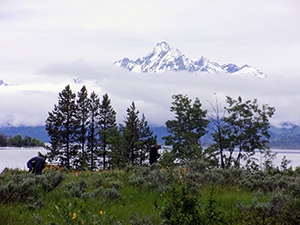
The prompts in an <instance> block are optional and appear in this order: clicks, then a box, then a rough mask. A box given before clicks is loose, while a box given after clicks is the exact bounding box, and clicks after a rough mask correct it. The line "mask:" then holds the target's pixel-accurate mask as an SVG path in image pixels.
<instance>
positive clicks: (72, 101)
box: [46, 85, 79, 168]
mask: <svg viewBox="0 0 300 225" xmlns="http://www.w3.org/2000/svg"><path fill="white" fill-rule="evenodd" d="M48 114H49V116H48V118H47V120H46V130H47V132H48V135H49V137H50V147H49V148H48V150H49V152H48V155H49V157H50V159H52V160H54V159H58V160H59V161H60V164H61V165H62V166H66V167H67V168H71V166H75V160H76V157H77V153H78V145H77V143H76V141H77V137H78V132H77V131H78V129H79V122H78V121H79V120H78V116H77V105H76V94H74V93H73V92H72V90H71V88H70V85H68V86H66V87H65V89H64V90H63V91H62V92H60V93H59V99H58V104H57V105H54V109H53V110H52V112H49V113H48Z"/></svg>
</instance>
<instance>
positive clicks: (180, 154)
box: [163, 94, 209, 161]
mask: <svg viewBox="0 0 300 225" xmlns="http://www.w3.org/2000/svg"><path fill="white" fill-rule="evenodd" d="M172 98H173V99H174V101H173V102H172V106H171V109H170V111H171V112H174V113H175V119H174V120H168V121H167V122H166V127H167V132H168V133H170V135H168V136H166V137H163V139H165V143H166V145H172V146H173V148H172V153H173V154H174V156H175V157H176V158H177V159H179V160H181V161H188V160H191V159H194V158H202V157H204V156H203V151H202V150H203V146H202V142H201V137H203V136H204V135H205V134H206V133H207V131H206V128H207V126H208V123H209V121H208V120H207V119H205V117H206V114H207V112H206V110H202V109H201V106H202V105H201V103H200V100H199V99H198V98H196V99H195V101H194V103H193V104H192V100H191V99H189V98H188V97H187V96H186V95H185V96H183V95H182V94H178V95H173V96H172Z"/></svg>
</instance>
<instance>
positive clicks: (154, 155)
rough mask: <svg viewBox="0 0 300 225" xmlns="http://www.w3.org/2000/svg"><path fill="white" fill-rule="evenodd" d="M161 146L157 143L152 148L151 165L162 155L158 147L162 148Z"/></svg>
mask: <svg viewBox="0 0 300 225" xmlns="http://www.w3.org/2000/svg"><path fill="white" fill-rule="evenodd" d="M160 148H161V145H160V144H157V145H156V146H154V147H152V148H151V149H150V159H149V163H150V165H152V164H153V163H156V162H157V159H158V158H159V157H160V154H158V149H160Z"/></svg>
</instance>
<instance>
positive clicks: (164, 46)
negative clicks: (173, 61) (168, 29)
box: [154, 41, 171, 52]
mask: <svg viewBox="0 0 300 225" xmlns="http://www.w3.org/2000/svg"><path fill="white" fill-rule="evenodd" d="M170 49H171V47H170V46H169V45H168V43H167V42H165V41H162V42H160V43H157V45H156V47H155V48H154V50H160V51H164V52H167V51H169V50H170Z"/></svg>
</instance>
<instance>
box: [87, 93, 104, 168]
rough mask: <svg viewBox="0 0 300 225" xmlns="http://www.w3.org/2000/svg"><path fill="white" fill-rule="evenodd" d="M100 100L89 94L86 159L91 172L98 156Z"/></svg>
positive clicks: (96, 96)
mask: <svg viewBox="0 0 300 225" xmlns="http://www.w3.org/2000/svg"><path fill="white" fill-rule="evenodd" d="M100 107H101V104H100V99H99V97H98V95H97V94H96V93H95V92H92V93H91V96H90V105H89V112H90V118H89V121H90V122H89V124H88V149H87V151H88V159H89V164H90V167H91V170H94V169H95V168H96V167H97V160H98V156H99V145H100V144H99V131H100V127H99V123H100Z"/></svg>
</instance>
